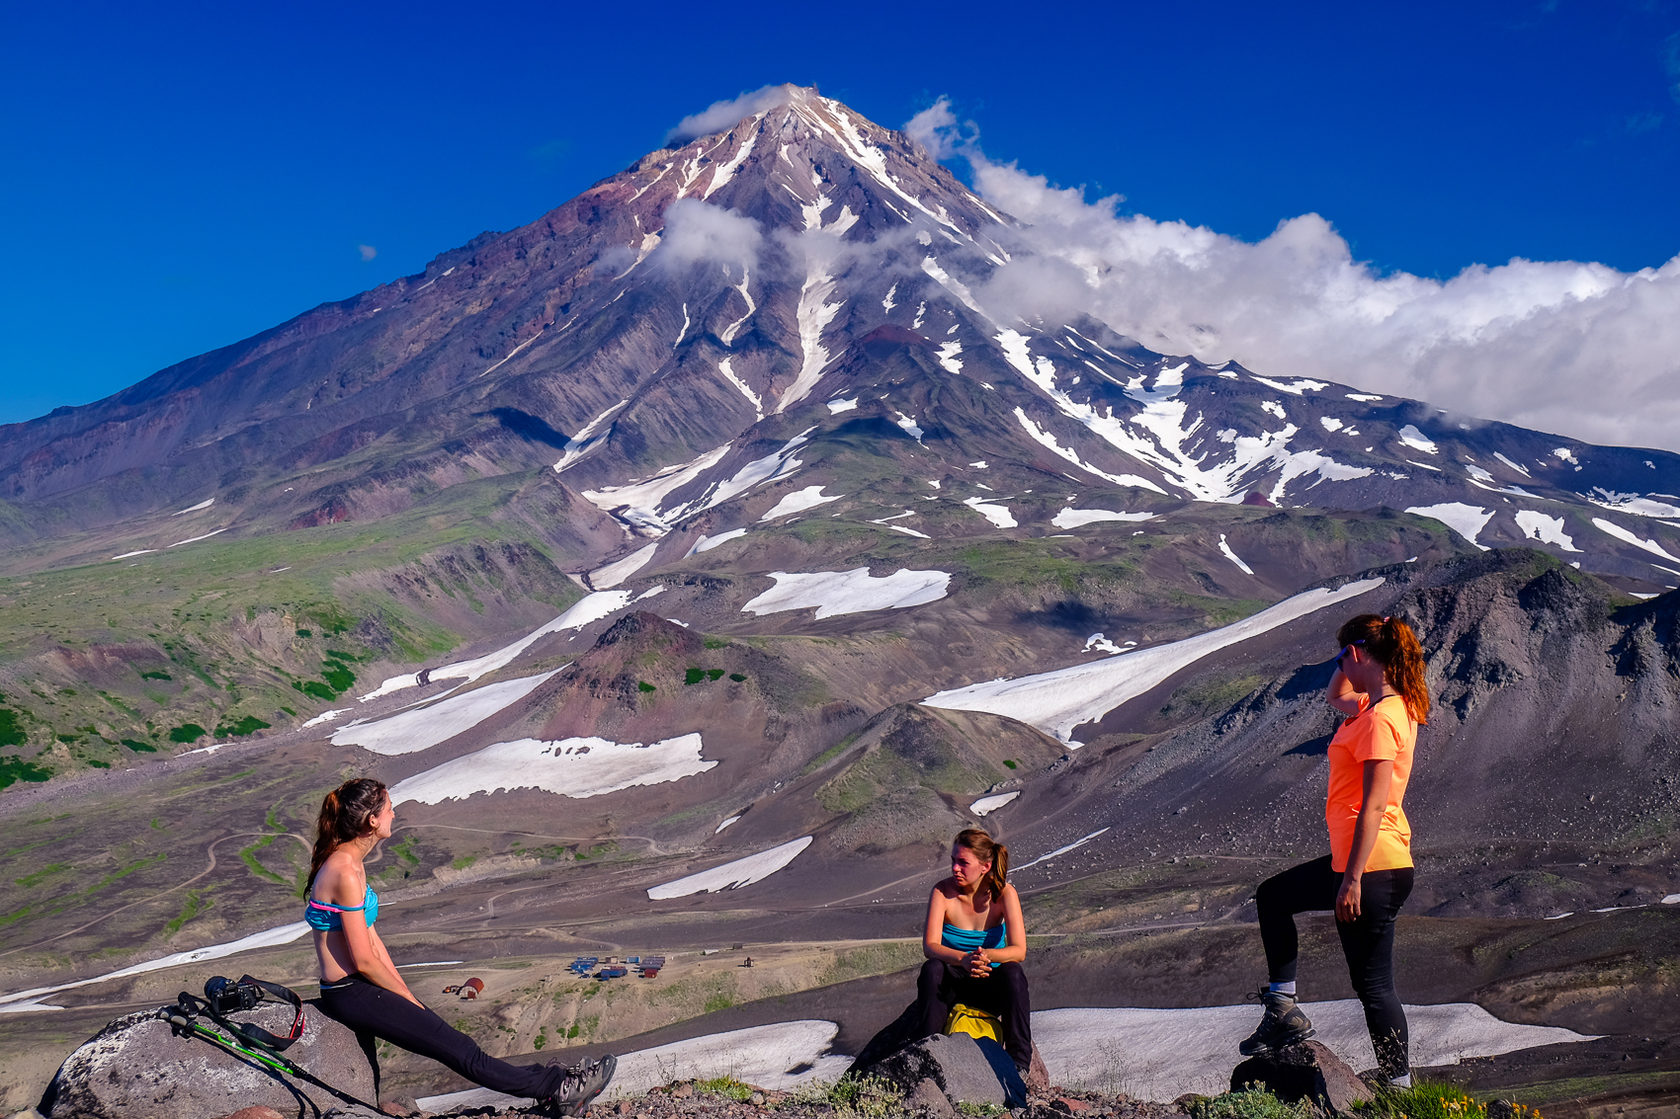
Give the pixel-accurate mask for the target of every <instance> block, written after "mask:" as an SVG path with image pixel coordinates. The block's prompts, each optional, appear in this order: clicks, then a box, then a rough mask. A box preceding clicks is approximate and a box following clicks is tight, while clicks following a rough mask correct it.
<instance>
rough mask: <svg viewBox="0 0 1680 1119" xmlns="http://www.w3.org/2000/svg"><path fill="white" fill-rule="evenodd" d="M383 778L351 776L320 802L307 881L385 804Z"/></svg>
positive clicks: (360, 830)
mask: <svg viewBox="0 0 1680 1119" xmlns="http://www.w3.org/2000/svg"><path fill="white" fill-rule="evenodd" d="M385 795H386V794H385V782H383V781H375V780H374V779H373V778H371V777H355V778H352V779H351V780H349V781H346V782H345V783H344V784H342V785H340V786H339V787H338V788H336V789H334V790H333V791H332V792H330V793H328V794H327V799H325V800H323V801H322V802H321V816H320V818H319V819H318V820H316V821H315V854H314V856H313V857H312V858H311V859H310V861H309V881H310V882H311V883H313V882H314V881H315V875H317V874H318V873H320V870H321V864H322V863H324V862H326V861H327V856H328V855H330V854H332V853H333V851H334V850H336V849H337V848H339V847H341V846H343V845H344V844H346V843H349V842H350V841H351V840H352V839H355V838H356V837H357V836H359V835H363V834H365V833H366V832H367V830H368V822H369V821H370V820H372V819H373V817H374V816H375V815H377V814H378V812H379V810H380V809H381V808H383V807H385Z"/></svg>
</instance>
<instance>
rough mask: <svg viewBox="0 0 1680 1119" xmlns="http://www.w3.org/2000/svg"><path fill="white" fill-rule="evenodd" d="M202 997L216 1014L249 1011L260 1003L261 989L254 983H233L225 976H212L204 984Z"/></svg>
mask: <svg viewBox="0 0 1680 1119" xmlns="http://www.w3.org/2000/svg"><path fill="white" fill-rule="evenodd" d="M204 997H205V999H206V1000H207V1001H208V1002H209V1003H210V1009H211V1010H212V1011H213V1012H214V1013H216V1014H232V1013H233V1012H234V1011H236V1010H250V1009H251V1008H252V1007H254V1006H256V1005H257V1004H258V1003H259V1002H261V1001H262V997H263V993H262V988H260V987H258V986H257V985H256V984H254V983H235V982H234V981H233V980H231V979H229V978H228V977H227V976H225V975H213V976H211V977H210V978H209V979H208V980H206V981H205V983H204Z"/></svg>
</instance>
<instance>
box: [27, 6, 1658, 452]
mask: <svg viewBox="0 0 1680 1119" xmlns="http://www.w3.org/2000/svg"><path fill="white" fill-rule="evenodd" d="M28 7H29V8H32V9H33V10H25V8H26V6H25V5H21V4H13V5H8V6H7V11H6V13H5V14H4V15H3V16H0V98H3V101H0V104H3V106H4V112H3V113H0V152H3V153H4V164H5V167H6V170H5V171H4V173H3V175H0V205H3V208H4V213H5V215H6V224H7V236H6V247H7V252H6V265H7V267H6V268H5V269H4V273H3V278H0V284H3V285H4V291H3V292H0V385H3V393H0V422H10V421H16V420H22V419H27V418H30V417H32V416H36V415H40V414H43V413H45V412H46V411H48V410H50V409H51V408H53V407H54V406H56V405H60V404H80V403H86V402H87V401H90V400H93V399H97V398H99V397H101V396H105V395H108V394H109V393H111V392H114V391H116V390H118V389H120V388H122V387H124V386H126V385H129V384H132V383H134V382H135V381H138V380H140V379H142V378H143V377H145V376H147V375H148V374H150V373H152V372H154V371H156V370H157V369H159V368H162V367H164V366H166V365H168V364H171V363H173V362H175V361H180V360H183V359H185V358H187V357H190V356H193V355H194V354H197V353H200V352H203V351H205V350H208V349H212V348H215V347H217V346H220V345H224V344H227V343H230V342H233V341H236V340H238V339H240V338H243V337H247V336H249V335H251V334H253V333H256V332H257V331H260V330H263V329H265V328H267V327H270V326H273V325H275V324H277V323H279V322H282V321H284V320H286V319H288V318H290V317H292V316H293V315H296V314H298V313H300V312H302V311H304V310H307V309H308V308H309V307H312V306H314V305H316V304H318V303H321V302H325V301H329V300H334V299H340V298H344V297H346V296H349V295H352V294H354V293H356V292H358V291H362V290H364V289H366V288H369V287H372V286H374V285H376V284H378V283H381V282H383V281H386V280H389V279H391V278H393V277H396V276H399V275H404V274H407V273H411V272H415V271H418V270H420V269H421V268H422V267H423V266H424V264H425V262H426V261H427V260H429V259H430V258H431V257H433V256H435V255H437V254H438V253H440V252H443V251H445V250H447V249H450V248H453V247H455V246H457V245H459V244H461V243H463V242H465V241H467V240H469V239H470V238H471V237H473V236H475V235H476V234H478V233H479V232H481V231H483V230H487V229H492V230H501V229H509V228H513V227H515V226H518V225H522V224H524V223H526V222H529V221H532V220H534V219H536V218H537V217H539V216H540V215H541V214H543V213H544V212H546V211H547V210H549V209H551V208H553V207H554V206H556V205H559V204H560V203H561V202H563V201H565V200H566V199H567V198H569V197H571V196H572V195H574V194H576V193H577V192H578V191H579V190H580V189H582V188H583V187H585V186H587V185H589V184H590V183H592V182H594V181H596V180H598V179H600V178H604V177H606V176H608V175H610V174H612V173H614V172H616V171H618V170H620V169H622V168H623V167H624V166H626V165H627V164H629V163H630V162H631V161H632V160H634V159H635V158H637V157H638V156H640V155H642V154H643V153H645V152H647V151H649V150H652V149H654V148H657V147H659V146H661V143H662V141H663V139H664V137H665V135H666V133H667V131H668V130H669V129H670V128H671V127H672V126H673V125H675V124H676V123H677V121H678V120H679V119H681V118H682V117H683V116H685V115H688V114H690V113H694V112H696V111H698V110H700V109H703V108H704V107H706V106H707V105H708V104H710V103H711V102H713V101H715V100H719V99H723V98H729V97H733V96H735V95H736V94H738V93H741V92H743V91H746V90H751V89H755V88H758V87H760V86H763V85H766V84H770V83H776V82H784V81H791V82H795V83H800V84H815V85H818V86H819V87H820V88H821V89H822V92H823V93H824V94H825V95H827V96H830V97H836V98H839V99H840V100H843V101H845V102H847V103H848V104H849V105H851V106H852V107H853V108H854V109H856V110H858V111H860V112H862V113H863V114H865V115H866V116H868V117H870V118H872V119H874V120H876V121H877V122H879V123H882V124H885V125H888V126H892V127H897V126H899V125H902V124H903V123H904V122H905V121H907V120H909V119H910V118H911V117H912V116H913V115H914V114H916V113H918V112H920V111H922V110H924V109H927V108H928V107H929V106H930V105H932V104H933V103H934V102H935V100H936V99H938V98H940V97H944V98H948V100H949V104H950V107H951V110H952V112H953V113H954V114H955V115H956V116H957V117H958V118H960V119H962V120H966V121H972V122H974V123H975V124H976V125H977V126H978V129H979V133H980V143H981V145H982V146H983V148H984V151H985V153H986V155H987V156H988V157H989V158H990V159H992V160H995V161H1001V162H1004V163H1010V162H1012V163H1014V164H1016V165H1018V166H1019V168H1020V169H1021V170H1022V171H1025V172H1028V173H1031V174H1034V175H1040V176H1044V177H1046V178H1047V179H1048V180H1049V183H1050V184H1052V185H1059V186H1063V187H1068V186H1080V185H1084V186H1086V187H1087V188H1088V189H1089V191H1090V192H1091V195H1092V197H1095V196H1096V195H1098V194H1104V195H1112V194H1119V195H1122V196H1123V197H1124V201H1123V202H1122V203H1121V204H1120V214H1121V215H1122V216H1124V215H1128V214H1139V215H1147V216H1149V217H1150V218H1153V219H1155V220H1157V221H1162V222H1166V221H1174V220H1182V221H1185V222H1188V223H1191V224H1192V225H1201V226H1206V227H1208V228H1209V229H1211V230H1213V231H1215V232H1217V233H1220V234H1224V235H1226V236H1227V237H1230V238H1235V239H1238V240H1241V241H1247V242H1256V241H1260V240H1262V239H1264V238H1266V237H1267V236H1268V235H1269V234H1271V233H1272V232H1273V230H1274V229H1275V228H1276V227H1277V226H1278V224H1279V223H1280V222H1281V221H1284V220H1285V219H1289V218H1293V217H1296V216H1297V215H1301V214H1306V213H1317V214H1319V215H1322V217H1323V218H1324V219H1325V220H1326V221H1327V222H1329V223H1330V225H1331V226H1333V227H1334V230H1335V231H1336V233H1338V234H1339V235H1340V236H1341V237H1342V238H1343V239H1345V240H1346V242H1347V244H1348V246H1349V248H1350V250H1351V252H1352V254H1353V257H1354V258H1355V260H1357V261H1362V262H1368V264H1369V270H1370V272H1371V274H1372V275H1375V276H1379V277H1380V276H1385V275H1393V274H1397V273H1411V274H1415V275H1416V276H1418V277H1423V278H1433V279H1438V280H1447V279H1450V278H1452V277H1454V276H1457V275H1459V274H1460V273H1461V272H1462V271H1463V270H1464V269H1465V268H1467V267H1468V266H1472V265H1477V264H1487V265H1500V264H1504V263H1505V262H1507V261H1509V260H1510V259H1511V258H1513V257H1522V258H1527V259H1529V260H1535V261H1564V260H1574V261H1584V262H1600V263H1603V264H1605V265H1608V266H1610V267H1611V268H1612V269H1615V270H1617V271H1619V272H1633V271H1636V270H1639V269H1645V268H1656V267H1658V266H1660V265H1662V264H1664V262H1666V261H1668V260H1670V259H1671V258H1673V257H1675V256H1676V255H1677V254H1680V205H1677V204H1676V196H1677V194H1680V191H1677V190H1676V187H1675V184H1676V183H1677V182H1680V3H1676V2H1674V0H1649V2H1637V0H1597V2H1592V3H1589V2H1586V0H1548V2H1537V3H1526V2H1525V3H1517V2H1511V3H1483V4H1476V5H1464V4H1462V3H1452V4H1447V3H1429V2H1425V3H1408V4H1400V3H1373V4H1365V5H1348V4H1330V3H1322V4H1320V3H1306V4H1296V5H1258V4H1252V3H1241V4H1239V3H1189V2H1187V3H1183V4H1179V5H1162V4H1155V3H1152V4H1147V5H1145V4H1102V5H1089V6H1085V7H1080V6H1075V5H1045V6H1042V7H1040V8H1021V7H1019V6H1009V7H1005V6H1000V5H984V4H976V5H968V6H963V7H951V6H943V5H941V6H934V5H905V4H894V5H878V4H851V5H846V4H834V5H826V6H815V5H805V6H796V5H747V6H741V7H734V8H726V7H722V6H714V5H695V4H683V5H660V4H639V5H622V6H614V5H587V6H583V5H560V4H552V3H544V4H536V3H531V4H520V3H498V2H495V0H487V2H481V3H477V4H474V5H454V6H448V7H445V6H440V5H436V4H428V3H416V4H407V5H395V4H387V3H368V4H362V5H341V4H330V5H329V4H315V3H294V4H287V5H277V4H254V5H228V4H214V5H212V4H207V3H206V4H193V5H189V4H182V3H168V2H165V3H162V4H159V5H155V6H144V5H116V4H102V5H94V4H79V3H75V2H73V0H72V2H71V3H68V4H66V5H64V6H61V7H57V8H54V9H53V10H50V11H49V10H47V7H48V6H46V5H30V6H28ZM1169 7H1171V8H1172V9H1173V10H1171V11H1168V10H1166V9H1167V8H1169Z"/></svg>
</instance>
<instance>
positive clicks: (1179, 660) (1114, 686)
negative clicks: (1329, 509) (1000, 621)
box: [922, 578, 1383, 748]
mask: <svg viewBox="0 0 1680 1119" xmlns="http://www.w3.org/2000/svg"><path fill="white" fill-rule="evenodd" d="M1382 583H1383V581H1382V579H1380V578H1377V579H1360V580H1357V581H1355V582H1351V583H1346V584H1344V585H1343V586H1341V587H1339V588H1337V589H1335V590H1329V589H1324V588H1320V589H1315V590H1310V591H1303V592H1302V593H1301V594H1298V595H1293V596H1291V597H1289V598H1286V599H1284V600H1283V601H1282V602H1279V603H1277V604H1276V605H1273V606H1269V607H1267V608H1266V609H1265V610H1262V611H1260V612H1259V613H1258V614H1255V615H1253V616H1251V617H1248V618H1244V619H1243V620H1242V621H1240V622H1234V623H1232V624H1231V625H1228V626H1223V627H1221V628H1219V629H1216V630H1210V631H1208V632H1206V633H1201V634H1197V635H1196V636H1195V637H1187V638H1185V639H1184V640H1182V641H1173V642H1169V643H1167V644H1165V645H1154V646H1150V647H1149V648H1146V649H1138V650H1135V651H1133V652H1130V653H1125V654H1122V655H1120V656H1117V657H1108V658H1106V659H1104V660H1101V661H1092V662H1088V663H1085V664H1076V665H1072V666H1070V667H1067V668H1059V669H1055V670H1053V671H1051V672H1041V673H1036V674H1034V675H1031V676H1020V677H1016V678H1014V679H1008V678H1000V679H997V680H992V681H988V682H986V683H983V684H971V685H969V686H968V687H965V688H951V689H949V690H947V691H943V692H938V693H936V694H934V695H931V696H929V697H927V698H926V699H924V700H922V702H923V703H924V704H926V705H927V706H929V707H942V708H946V709H949V710H952V711H990V712H992V713H993V714H998V715H1008V716H1009V717H1010V718H1012V719H1019V720H1021V721H1022V722H1025V723H1030V724H1032V725H1033V726H1035V727H1037V728H1038V729H1040V730H1042V731H1044V732H1045V733H1047V734H1052V735H1055V736H1056V737H1057V738H1059V739H1061V740H1062V741H1063V742H1065V743H1067V744H1068V745H1069V746H1072V747H1075V748H1077V747H1079V746H1081V745H1083V743H1080V742H1075V741H1074V740H1073V731H1074V728H1076V727H1078V726H1081V725H1083V724H1085V723H1090V722H1094V721H1096V720H1098V719H1101V718H1102V717H1103V716H1104V715H1107V714H1108V713H1109V712H1110V711H1113V710H1114V709H1115V708H1117V707H1119V706H1120V705H1121V704H1123V703H1126V702H1127V701H1129V700H1132V699H1136V698H1137V697H1138V696H1140V695H1142V694H1144V693H1145V692H1147V691H1149V689H1151V688H1153V687H1155V686H1156V685H1157V684H1160V683H1162V682H1164V681H1165V680H1167V679H1168V678H1169V677H1171V676H1172V675H1173V674H1174V673H1176V672H1179V671H1180V670H1182V669H1184V668H1186V667H1188V666H1189V665H1191V664H1194V663H1195V662H1196V661H1198V660H1200V659H1201V658H1202V657H1205V656H1207V655H1208V654H1210V653H1214V652H1217V651H1218V650H1220V649H1223V648H1225V647H1226V646H1228V645H1233V644H1235V643H1236V642H1238V641H1242V640H1244V639H1245V638H1248V637H1252V636H1255V635H1256V634H1261V633H1265V632H1266V631H1268V630H1271V629H1275V628H1277V627H1278V626H1281V625H1284V624H1285V623H1288V622H1292V621H1294V620H1296V619H1297V618H1302V617H1305V616H1307V615H1308V614H1311V613H1313V612H1315V611H1318V610H1322V609H1324V608H1325V607H1327V606H1332V605H1335V604H1336V603H1339V602H1345V601H1347V600H1348V599H1351V598H1355V597H1357V596H1359V595H1362V594H1364V593H1366V592H1367V591H1372V590H1375V589H1376V588H1377V587H1380V586H1382Z"/></svg>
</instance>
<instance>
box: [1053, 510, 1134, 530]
mask: <svg viewBox="0 0 1680 1119" xmlns="http://www.w3.org/2000/svg"><path fill="white" fill-rule="evenodd" d="M1154 516H1155V514H1154V513H1121V512H1118V511H1116V510H1113V509H1075V508H1073V507H1072V506H1067V505H1064V506H1063V507H1062V511H1061V512H1060V513H1057V514H1056V515H1055V516H1054V517H1051V518H1050V523H1051V524H1053V525H1055V526H1056V527H1057V528H1079V527H1080V526H1081V525H1089V524H1096V523H1097V522H1099V521H1147V520H1151V519H1152V518H1153V517H1154Z"/></svg>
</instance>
